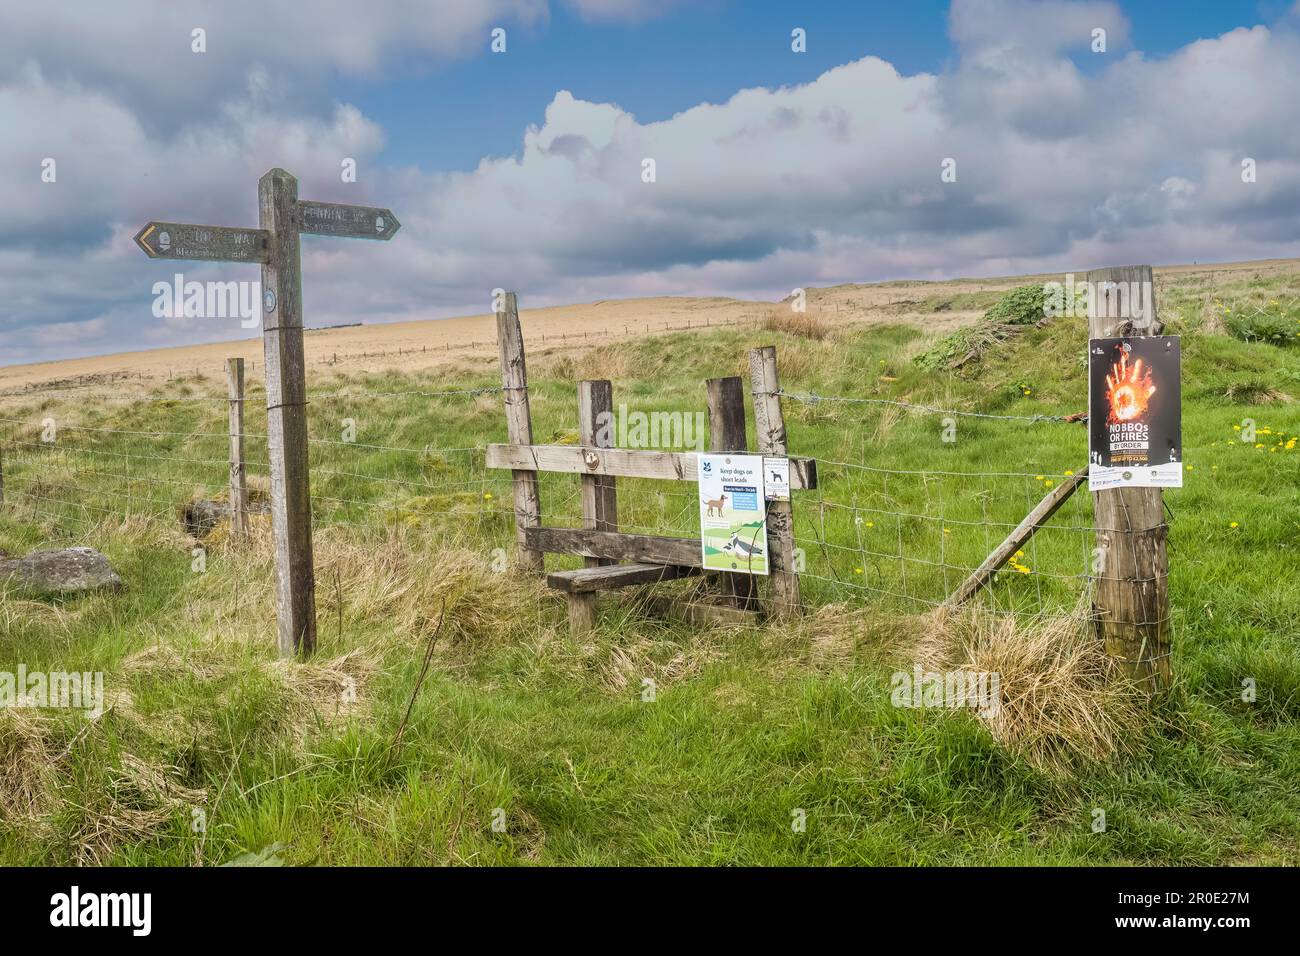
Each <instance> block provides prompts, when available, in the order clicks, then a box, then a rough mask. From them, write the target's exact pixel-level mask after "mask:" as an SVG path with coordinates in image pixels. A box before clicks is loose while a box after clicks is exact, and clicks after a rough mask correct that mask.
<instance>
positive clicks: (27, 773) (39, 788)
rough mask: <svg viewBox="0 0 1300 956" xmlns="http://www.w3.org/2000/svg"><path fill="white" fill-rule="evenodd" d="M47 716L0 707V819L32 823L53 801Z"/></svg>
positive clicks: (51, 748) (53, 746)
mask: <svg viewBox="0 0 1300 956" xmlns="http://www.w3.org/2000/svg"><path fill="white" fill-rule="evenodd" d="M49 725H50V721H49V718H48V717H43V716H41V715H40V714H38V713H36V712H33V711H25V710H16V709H13V708H8V707H6V708H2V709H0V819H3V820H4V821H5V822H7V823H25V824H30V823H33V822H35V821H37V820H39V819H41V818H42V817H44V816H45V815H46V814H48V813H49V812H50V810H51V809H52V808H53V806H54V804H55V798H54V792H55V791H54V788H55V785H56V783H57V780H56V778H55V769H54V760H55V756H56V754H57V747H56V744H55V742H54V740H53V735H52V732H51V728H50V726H49Z"/></svg>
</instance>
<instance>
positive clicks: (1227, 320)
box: [1223, 312, 1300, 345]
mask: <svg viewBox="0 0 1300 956" xmlns="http://www.w3.org/2000/svg"><path fill="white" fill-rule="evenodd" d="M1223 324H1224V325H1225V326H1226V327H1227V329H1228V334H1230V335H1231V336H1232V337H1233V338H1235V339H1241V340H1242V341H1243V342H1271V343H1272V344H1274V345H1295V344H1296V343H1297V342H1300V322H1298V321H1296V320H1295V319H1294V318H1292V317H1290V316H1288V315H1285V314H1281V313H1276V312H1254V313H1245V312H1234V313H1233V314H1232V315H1227V316H1224V319H1223Z"/></svg>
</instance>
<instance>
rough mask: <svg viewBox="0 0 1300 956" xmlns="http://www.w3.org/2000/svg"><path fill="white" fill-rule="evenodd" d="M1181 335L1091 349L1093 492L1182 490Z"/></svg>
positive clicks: (1109, 342)
mask: <svg viewBox="0 0 1300 956" xmlns="http://www.w3.org/2000/svg"><path fill="white" fill-rule="evenodd" d="M1182 428H1183V403H1182V369H1181V345H1180V340H1179V338H1178V336H1176V335H1157V336H1144V337H1137V338H1109V339H1092V340H1090V341H1089V342H1088V461H1089V462H1090V464H1089V468H1088V489H1089V490H1090V491H1100V490H1104V489H1107V488H1181V487H1182V486H1183V438H1182Z"/></svg>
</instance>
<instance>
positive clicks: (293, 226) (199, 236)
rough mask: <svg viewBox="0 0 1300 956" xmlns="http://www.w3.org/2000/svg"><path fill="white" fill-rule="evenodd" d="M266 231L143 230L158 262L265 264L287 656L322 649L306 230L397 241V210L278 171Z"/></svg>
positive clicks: (268, 188)
mask: <svg viewBox="0 0 1300 956" xmlns="http://www.w3.org/2000/svg"><path fill="white" fill-rule="evenodd" d="M257 198H258V208H259V211H260V216H259V219H260V222H259V225H260V227H261V228H258V229H244V228H236V227H230V226H203V225H194V224H191V223H175V222H150V223H147V224H146V225H145V227H144V228H143V229H141V230H140V231H139V232H138V233H137V234H136V236H135V241H136V244H137V245H138V246H139V247H140V248H141V249H143V250H144V252H145V255H147V256H149V257H150V258H151V259H203V260H212V261H220V262H257V263H261V265H262V307H263V319H262V343H263V347H264V349H265V354H266V413H267V445H268V449H269V455H270V459H271V461H270V464H271V527H272V530H273V533H274V535H275V570H276V614H277V617H278V620H279V640H280V653H281V654H283V655H285V656H288V655H291V654H294V653H300V654H309V653H311V651H312V650H314V649H315V647H316V584H315V576H314V574H313V571H312V547H311V492H310V485H309V482H308V475H307V374H306V359H305V356H304V354H303V339H302V272H301V256H300V254H299V243H298V236H299V235H300V234H301V233H309V234H312V235H319V236H341V237H345V238H352V239H384V240H387V239H391V238H393V236H394V234H396V232H397V230H398V229H400V228H401V223H399V222H398V221H397V217H396V216H394V215H393V213H392V210H389V209H379V208H373V207H370V206H347V205H340V204H338V203H324V202H311V201H308V200H299V199H298V180H296V179H295V178H294V177H293V176H291V175H289V174H288V173H287V172H285V171H284V170H283V169H272V170H271V171H270V172H269V173H267V174H266V175H265V176H263V177H262V178H261V179H260V180H259V181H258V184H257Z"/></svg>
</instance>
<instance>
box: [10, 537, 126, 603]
mask: <svg viewBox="0 0 1300 956" xmlns="http://www.w3.org/2000/svg"><path fill="white" fill-rule="evenodd" d="M0 581H7V582H9V583H10V584H13V585H17V586H18V587H21V588H24V589H26V590H29V591H36V592H38V593H41V594H56V595H74V594H81V593H83V592H85V591H95V590H98V589H100V588H110V589H112V590H114V591H116V590H120V589H121V587H122V579H121V577H119V576H118V573H117V572H116V571H114V570H113V566H112V565H111V564H109V563H108V558H106V557H104V556H103V555H102V554H100V553H99V552H98V551H96V550H95V549H94V548H54V549H50V550H46V551H33V552H32V553H31V554H29V555H27V556H25V557H22V558H9V559H5V560H0Z"/></svg>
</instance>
